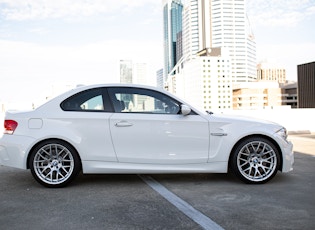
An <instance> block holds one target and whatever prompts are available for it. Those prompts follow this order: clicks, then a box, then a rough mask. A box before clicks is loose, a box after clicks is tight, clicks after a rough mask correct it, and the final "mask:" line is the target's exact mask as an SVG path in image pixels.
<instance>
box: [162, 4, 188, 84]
mask: <svg viewBox="0 0 315 230" xmlns="http://www.w3.org/2000/svg"><path fill="white" fill-rule="evenodd" d="M182 11H183V4H182V3H181V0H163V30H164V31H163V32H164V33H163V36H164V77H165V78H167V76H168V74H169V73H170V72H171V71H172V69H173V68H174V66H175V65H176V62H177V60H178V58H177V57H176V54H181V52H179V51H176V47H180V46H178V45H177V43H178V40H180V41H181V37H180V35H181V33H180V32H181V31H182Z"/></svg>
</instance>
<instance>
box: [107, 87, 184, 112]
mask: <svg viewBox="0 0 315 230" xmlns="http://www.w3.org/2000/svg"><path fill="white" fill-rule="evenodd" d="M108 92H109V95H110V98H111V101H112V103H113V106H114V109H115V112H122V113H154V114H178V113H179V112H180V104H179V102H177V101H175V100H174V99H172V98H171V97H169V96H167V95H165V94H162V93H160V92H157V91H153V90H147V89H139V88H123V87H121V88H110V89H108Z"/></svg>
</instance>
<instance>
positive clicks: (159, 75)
mask: <svg viewBox="0 0 315 230" xmlns="http://www.w3.org/2000/svg"><path fill="white" fill-rule="evenodd" d="M156 87H158V88H161V89H163V87H164V81H163V69H159V70H158V71H156Z"/></svg>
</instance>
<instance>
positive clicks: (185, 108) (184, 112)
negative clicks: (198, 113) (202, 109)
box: [180, 105, 191, 116]
mask: <svg viewBox="0 0 315 230" xmlns="http://www.w3.org/2000/svg"><path fill="white" fill-rule="evenodd" d="M180 111H181V113H182V115H184V116H186V115H188V114H190V112H191V108H190V107H189V106H188V105H181V106H180Z"/></svg>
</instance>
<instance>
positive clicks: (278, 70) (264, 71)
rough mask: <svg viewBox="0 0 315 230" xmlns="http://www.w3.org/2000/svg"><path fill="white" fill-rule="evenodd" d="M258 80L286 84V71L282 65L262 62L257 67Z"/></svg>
mask: <svg viewBox="0 0 315 230" xmlns="http://www.w3.org/2000/svg"><path fill="white" fill-rule="evenodd" d="M257 80H263V81H277V82H279V83H285V82H286V71H285V69H284V68H282V67H281V66H280V65H277V64H274V63H269V62H260V63H259V64H258V65H257Z"/></svg>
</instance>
